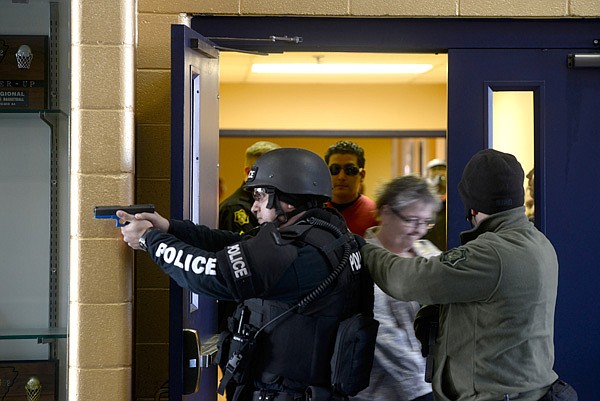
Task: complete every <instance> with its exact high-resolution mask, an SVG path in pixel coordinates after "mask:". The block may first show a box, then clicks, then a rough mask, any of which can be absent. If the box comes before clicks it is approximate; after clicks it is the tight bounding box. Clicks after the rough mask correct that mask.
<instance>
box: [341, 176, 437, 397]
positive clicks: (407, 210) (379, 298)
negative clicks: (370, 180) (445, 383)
mask: <svg viewBox="0 0 600 401" xmlns="http://www.w3.org/2000/svg"><path fill="white" fill-rule="evenodd" d="M375 203H376V205H377V212H378V215H379V220H380V225H379V226H376V227H371V228H369V229H368V230H367V231H366V232H365V239H366V241H367V242H368V243H371V244H374V245H377V246H379V247H382V248H385V249H387V250H389V251H390V252H392V253H395V254H396V255H400V256H403V257H407V258H411V257H416V256H423V257H432V256H436V255H439V254H440V253H441V251H440V250H439V249H438V248H437V247H436V246H435V245H433V244H432V243H431V242H430V241H427V240H422V239H420V238H421V237H423V235H424V234H425V233H426V232H427V230H428V229H429V228H431V226H432V225H433V222H434V219H435V215H436V213H437V211H438V209H439V208H440V202H439V200H438V197H437V195H436V194H435V193H433V192H432V191H431V189H430V187H429V185H428V184H427V182H426V181H425V180H424V179H422V178H419V177H415V176H404V177H396V178H393V179H392V180H390V181H389V182H387V183H386V184H384V185H383V186H382V187H381V188H380V189H379V191H378V195H377V198H376V200H375ZM419 307H420V305H419V303H417V302H414V301H406V302H405V301H399V300H396V299H394V298H392V297H390V296H389V295H387V294H386V293H384V292H383V291H382V290H381V289H380V288H378V287H375V308H374V313H375V319H377V320H378V321H379V332H378V334H377V342H376V345H375V359H374V361H373V369H372V370H371V381H370V384H369V387H367V388H366V389H365V390H363V391H361V392H360V393H358V395H357V396H356V397H353V398H352V400H354V401H372V400H378V401H433V395H432V393H431V384H429V383H426V382H425V380H424V378H425V358H423V356H422V355H421V345H420V343H419V340H417V338H416V336H415V332H414V329H413V323H414V320H415V316H416V313H417V311H418V310H419Z"/></svg>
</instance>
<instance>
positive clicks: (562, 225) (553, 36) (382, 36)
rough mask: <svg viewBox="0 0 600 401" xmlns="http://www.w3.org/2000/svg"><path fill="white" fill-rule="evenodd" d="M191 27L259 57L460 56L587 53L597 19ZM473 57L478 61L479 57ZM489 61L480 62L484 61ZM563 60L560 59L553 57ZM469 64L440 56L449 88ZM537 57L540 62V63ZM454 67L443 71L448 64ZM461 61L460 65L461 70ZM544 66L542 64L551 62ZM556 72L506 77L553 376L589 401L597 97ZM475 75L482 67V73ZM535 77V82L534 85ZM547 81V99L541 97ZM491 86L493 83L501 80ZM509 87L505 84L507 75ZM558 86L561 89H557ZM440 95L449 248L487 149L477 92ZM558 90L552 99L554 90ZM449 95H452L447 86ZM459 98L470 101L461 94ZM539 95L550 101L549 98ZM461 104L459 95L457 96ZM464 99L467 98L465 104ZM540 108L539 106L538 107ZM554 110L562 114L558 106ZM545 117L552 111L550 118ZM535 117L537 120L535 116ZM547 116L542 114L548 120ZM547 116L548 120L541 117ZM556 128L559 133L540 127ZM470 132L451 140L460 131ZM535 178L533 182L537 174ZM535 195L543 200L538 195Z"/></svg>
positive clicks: (595, 333) (261, 21) (282, 20)
mask: <svg viewBox="0 0 600 401" xmlns="http://www.w3.org/2000/svg"><path fill="white" fill-rule="evenodd" d="M192 28H193V29H194V30H196V31H198V32H200V33H201V34H202V35H204V36H206V37H209V38H215V39H214V41H215V42H216V43H217V44H222V45H223V46H224V47H230V48H237V49H243V50H254V51H263V52H282V51H341V52H406V53H407V52H414V53H432V52H441V53H446V52H448V53H450V54H451V53H452V51H453V50H457V51H458V50H460V49H469V50H472V51H475V50H478V49H482V50H485V49H496V50H498V49H531V50H539V51H543V50H542V49H554V50H557V51H564V50H565V49H569V50H570V51H572V52H583V53H585V52H597V51H599V50H600V49H599V48H598V43H597V42H598V41H597V39H598V32H599V28H600V22H599V20H598V19H578V20H575V19H530V20H528V19H457V18H453V19H443V18H442V19H394V18H306V17H210V16H198V17H194V18H193V20H192ZM272 35H277V36H289V37H293V36H299V37H302V41H301V42H300V43H288V42H264V41H261V42H252V41H235V40H227V41H225V42H222V43H221V42H219V40H218V39H216V38H218V37H229V38H259V39H264V38H269V37H270V36H272ZM483 54H484V52H482V53H481V54H480V55H479V57H483ZM488 56H489V55H488ZM563 56H564V54H561V57H563ZM473 57H474V59H471V61H469V60H468V59H456V61H455V60H453V59H452V58H451V57H449V70H450V76H449V77H450V78H449V82H448V85H449V88H452V87H453V85H454V84H457V82H454V79H457V80H458V79H462V78H459V77H458V76H457V78H453V75H452V74H453V71H455V69H458V70H460V69H461V68H462V69H464V70H465V71H468V70H469V68H471V69H473V68H475V70H477V68H479V67H477V65H478V64H477V63H476V62H475V61H474V60H476V59H477V57H478V56H477V54H476V53H473ZM542 59H543V57H542ZM455 62H456V64H453V63H455ZM461 62H465V63H466V64H464V66H462V67H461ZM555 62H556V61H555V60H552V63H555ZM529 63H531V64H530V65H524V64H519V63H517V64H515V68H518V69H519V70H517V71H516V73H518V72H525V71H527V70H528V69H531V70H532V71H537V72H539V73H540V74H542V72H543V68H539V67H540V66H539V65H537V66H536V65H535V64H534V63H535V61H533V60H532V59H529ZM563 67H564V68H562V69H560V70H556V71H557V72H556V74H553V75H552V76H551V77H550V75H545V74H542V75H539V74H538V75H535V74H534V75H527V74H526V75H522V76H519V75H518V74H515V75H513V77H515V78H514V79H517V80H522V79H523V78H522V77H524V76H529V77H530V78H528V79H529V80H530V81H531V85H530V88H531V90H534V92H535V93H536V95H535V98H536V99H537V104H536V113H538V114H537V116H538V117H537V118H538V125H537V129H538V130H539V131H538V137H537V139H536V144H535V146H536V152H537V153H536V160H535V162H536V169H539V171H536V181H537V182H536V193H537V194H539V196H540V198H539V200H536V209H539V210H538V211H537V213H538V215H537V216H536V217H537V219H538V224H539V226H540V228H541V229H542V230H544V231H545V232H547V234H549V236H550V237H551V240H552V241H553V242H554V243H555V245H556V247H557V250H558V256H559V262H560V269H561V276H560V282H559V300H558V304H557V305H558V306H557V311H556V335H555V338H556V342H557V347H556V365H555V367H556V370H557V371H558V372H559V373H560V374H561V375H563V376H565V377H566V378H567V379H568V380H569V381H572V382H573V384H574V385H575V386H576V387H577V389H578V391H579V393H580V399H594V397H595V394H596V391H595V387H596V383H595V381H596V379H595V378H597V377H600V373H599V372H600V368H599V367H598V364H597V362H598V361H599V360H600V349H599V345H598V344H600V343H599V342H598V341H597V339H598V338H599V337H600V314H598V313H597V312H596V311H595V306H596V305H597V304H598V303H599V301H600V299H599V298H598V297H599V294H600V291H595V290H594V288H595V287H596V286H597V285H596V283H598V282H600V271H599V270H598V268H597V267H596V263H597V262H596V261H597V260H598V257H599V256H600V255H598V252H599V249H600V247H598V246H597V245H596V244H595V242H594V241H595V235H594V234H595V233H594V231H595V227H596V224H595V223H596V222H597V220H598V218H597V217H596V215H597V213H595V210H593V209H592V206H595V204H594V203H593V199H594V198H595V196H593V195H592V193H591V191H590V188H593V186H594V185H595V184H594V183H595V182H596V181H597V179H596V177H595V175H594V174H595V170H596V169H594V164H595V157H596V155H595V152H597V151H598V149H600V144H599V143H598V141H599V139H598V138H600V132H598V128H597V127H599V126H600V124H596V125H594V124H595V121H596V120H593V119H591V116H594V115H596V114H597V112H596V111H595V109H594V107H596V108H597V106H593V105H594V104H595V103H594V100H595V98H596V97H597V93H599V92H598V91H596V92H595V93H594V92H593V91H590V90H586V85H588V84H589V83H590V82H591V83H593V84H594V85H592V87H595V85H596V82H597V80H598V71H599V70H594V69H589V70H588V71H578V72H577V73H574V74H570V73H568V72H567V70H566V60H564V66H563ZM483 68H485V67H483ZM540 77H541V78H540ZM547 79H551V80H553V81H555V82H552V83H551V86H552V88H553V90H552V94H551V95H548V84H549V83H546V84H543V83H540V82H539V81H544V80H547ZM502 80H503V79H500V80H499V81H502ZM510 80H513V79H512V78H511V79H510ZM561 85H562V86H561ZM454 86H455V87H457V88H456V92H453V94H452V99H450V98H449V113H448V119H449V122H448V141H449V143H448V147H449V158H451V157H454V158H453V159H451V160H449V177H448V184H449V185H448V188H449V194H448V213H449V215H448V221H449V227H450V228H449V238H451V237H453V236H454V238H455V239H454V240H451V241H452V242H451V244H453V245H456V243H457V239H456V233H457V232H459V231H461V230H463V229H464V228H466V226H465V222H464V210H463V208H462V205H461V204H460V202H459V201H458V197H457V193H456V189H455V187H456V184H457V183H458V180H459V179H460V174H461V173H462V168H463V166H464V164H465V163H466V160H468V157H470V155H472V154H473V153H475V151H477V150H479V149H482V148H484V147H486V146H487V143H486V140H485V129H486V127H485V113H486V112H485V110H484V105H485V96H484V94H483V90H481V93H480V94H479V97H478V98H477V99H470V100H469V101H467V102H465V103H464V104H459V103H457V101H456V100H454V99H459V98H460V96H461V95H460V91H461V88H460V85H454ZM561 87H562V88H563V92H560V91H559V89H558V88H561ZM453 90H454V89H453ZM465 96H470V94H469V93H467V92H465ZM549 97H556V98H554V99H552V98H549ZM465 99H466V98H465ZM471 100H472V101H471ZM542 103H545V106H544V107H542ZM560 105H562V108H561V107H559V106H560ZM458 107H462V108H464V109H465V110H466V111H467V112H468V113H471V115H473V116H474V118H473V120H472V121H471V122H470V123H469V125H468V128H467V127H466V126H464V125H463V124H466V123H465V121H464V120H463V121H462V122H460V123H459V122H455V121H454V119H455V118H456V116H457V114H456V110H457V108H458ZM550 110H552V111H550ZM542 113H545V114H542ZM550 113H551V115H550ZM550 117H552V120H549V118H550ZM549 121H552V124H557V126H558V127H560V128H559V129H555V127H551V128H552V129H551V130H549V129H548V128H549V127H548V124H550V123H549ZM465 129H466V130H470V131H468V134H467V135H461V133H460V130H465ZM538 174H539V177H538ZM544 195H545V196H544Z"/></svg>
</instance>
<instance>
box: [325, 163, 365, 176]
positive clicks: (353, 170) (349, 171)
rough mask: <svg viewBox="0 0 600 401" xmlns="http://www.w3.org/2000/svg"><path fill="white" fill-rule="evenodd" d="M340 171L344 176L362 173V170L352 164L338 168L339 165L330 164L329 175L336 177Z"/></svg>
mask: <svg viewBox="0 0 600 401" xmlns="http://www.w3.org/2000/svg"><path fill="white" fill-rule="evenodd" d="M342 169H343V170H344V174H346V175H357V174H358V173H360V172H361V171H362V168H360V167H358V166H356V165H354V164H346V165H344V167H342V166H340V165H339V164H332V165H330V166H329V172H330V173H331V175H338V174H339V173H340V171H342Z"/></svg>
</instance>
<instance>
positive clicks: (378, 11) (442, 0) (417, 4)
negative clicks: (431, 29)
mask: <svg viewBox="0 0 600 401" xmlns="http://www.w3.org/2000/svg"><path fill="white" fill-rule="evenodd" d="M350 14H351V15H354V16H395V17H398V16H407V17H417V16H418V17H453V16H456V15H458V2H457V0H405V1H389V0H350Z"/></svg>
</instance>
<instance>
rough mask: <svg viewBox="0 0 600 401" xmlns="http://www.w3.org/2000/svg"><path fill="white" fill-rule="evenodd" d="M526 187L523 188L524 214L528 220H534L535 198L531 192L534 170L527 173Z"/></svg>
mask: <svg viewBox="0 0 600 401" xmlns="http://www.w3.org/2000/svg"><path fill="white" fill-rule="evenodd" d="M526 177H527V187H526V188H525V214H526V215H527V218H528V219H529V221H531V222H533V221H534V220H535V200H534V192H533V183H534V172H533V169H531V170H530V171H529V173H527V176H526Z"/></svg>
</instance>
